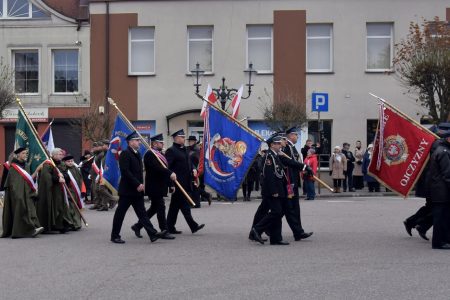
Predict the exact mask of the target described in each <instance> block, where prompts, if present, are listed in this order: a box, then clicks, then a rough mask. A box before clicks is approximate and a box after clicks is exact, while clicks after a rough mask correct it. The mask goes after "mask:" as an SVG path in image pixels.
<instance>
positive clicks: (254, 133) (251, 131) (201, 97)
mask: <svg viewBox="0 0 450 300" xmlns="http://www.w3.org/2000/svg"><path fill="white" fill-rule="evenodd" d="M195 95H197V97H199V98H200V99H201V100H202V101H206V102H207V103H208V104H209V105H211V106H213V105H214V104H213V103H211V102H210V101H209V100H208V99H206V98H205V97H203V96H202V95H200V94H198V93H195ZM214 109H217V110H218V111H219V112H220V113H222V114H223V115H225V116H226V117H228V118H230V119H232V120H233V121H234V122H235V123H237V124H238V125H239V126H240V127H242V128H243V129H245V130H246V131H248V132H250V133H251V134H253V135H254V136H256V137H257V138H258V139H259V140H260V141H263V142H265V141H266V140H265V139H264V138H263V137H262V136H261V135H259V134H258V133H256V132H255V131H253V130H251V129H250V128H248V127H247V126H245V125H244V124H242V123H241V122H240V121H239V120H238V119H236V118H233V116H231V115H230V114H229V113H227V112H226V111H224V110H223V109H221V108H220V107H217V106H214ZM281 153H282V154H284V155H285V156H286V157H288V158H289V159H292V158H291V157H290V156H289V155H287V154H286V153H284V152H281ZM313 178H314V179H315V180H317V182H319V183H320V184H322V185H323V186H324V187H326V188H327V189H329V190H330V191H331V192H334V189H333V188H331V187H330V186H329V185H328V184H326V183H325V182H324V181H323V180H321V179H320V178H318V177H317V176H316V175H313Z"/></svg>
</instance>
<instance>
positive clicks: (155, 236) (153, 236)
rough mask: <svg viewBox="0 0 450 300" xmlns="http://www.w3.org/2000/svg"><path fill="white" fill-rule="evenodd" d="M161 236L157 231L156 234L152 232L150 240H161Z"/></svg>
mask: <svg viewBox="0 0 450 300" xmlns="http://www.w3.org/2000/svg"><path fill="white" fill-rule="evenodd" d="M160 237H161V236H159V235H158V234H157V233H155V234H152V235H150V241H151V242H152V243H153V242H156V241H157V240H159V238H160Z"/></svg>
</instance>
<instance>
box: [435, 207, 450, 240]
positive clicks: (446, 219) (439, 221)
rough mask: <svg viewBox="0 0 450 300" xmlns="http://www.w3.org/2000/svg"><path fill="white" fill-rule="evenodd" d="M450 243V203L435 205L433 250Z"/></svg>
mask: <svg viewBox="0 0 450 300" xmlns="http://www.w3.org/2000/svg"><path fill="white" fill-rule="evenodd" d="M448 243H450V203H446V202H442V203H433V240H432V242H431V244H432V246H433V248H439V247H441V246H442V245H444V244H448Z"/></svg>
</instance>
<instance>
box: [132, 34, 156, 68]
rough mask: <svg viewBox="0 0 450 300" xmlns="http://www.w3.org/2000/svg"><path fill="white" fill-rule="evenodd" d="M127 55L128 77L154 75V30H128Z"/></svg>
mask: <svg viewBox="0 0 450 300" xmlns="http://www.w3.org/2000/svg"><path fill="white" fill-rule="evenodd" d="M128 53H129V57H128V73H129V74H130V75H152V74H155V28H154V27H134V28H130V31H129V51H128Z"/></svg>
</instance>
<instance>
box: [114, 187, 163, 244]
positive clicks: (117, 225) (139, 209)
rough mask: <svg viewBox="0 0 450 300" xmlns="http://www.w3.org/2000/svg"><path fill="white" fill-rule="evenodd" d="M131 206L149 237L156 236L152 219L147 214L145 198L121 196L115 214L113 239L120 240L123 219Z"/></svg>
mask: <svg viewBox="0 0 450 300" xmlns="http://www.w3.org/2000/svg"><path fill="white" fill-rule="evenodd" d="M130 205H131V206H133V209H134V212H135V213H136V216H137V217H138V219H139V223H141V224H142V225H143V227H144V228H145V231H147V234H148V236H152V235H155V234H156V233H157V231H156V229H155V228H154V227H153V225H152V223H151V222H150V219H149V218H148V217H147V214H146V212H145V205H144V197H143V196H135V197H129V196H120V197H119V203H118V205H117V208H116V211H115V213H114V219H113V227H112V232H111V239H115V238H120V230H121V229H122V224H123V219H124V218H125V215H126V213H127V210H128V208H130Z"/></svg>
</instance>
